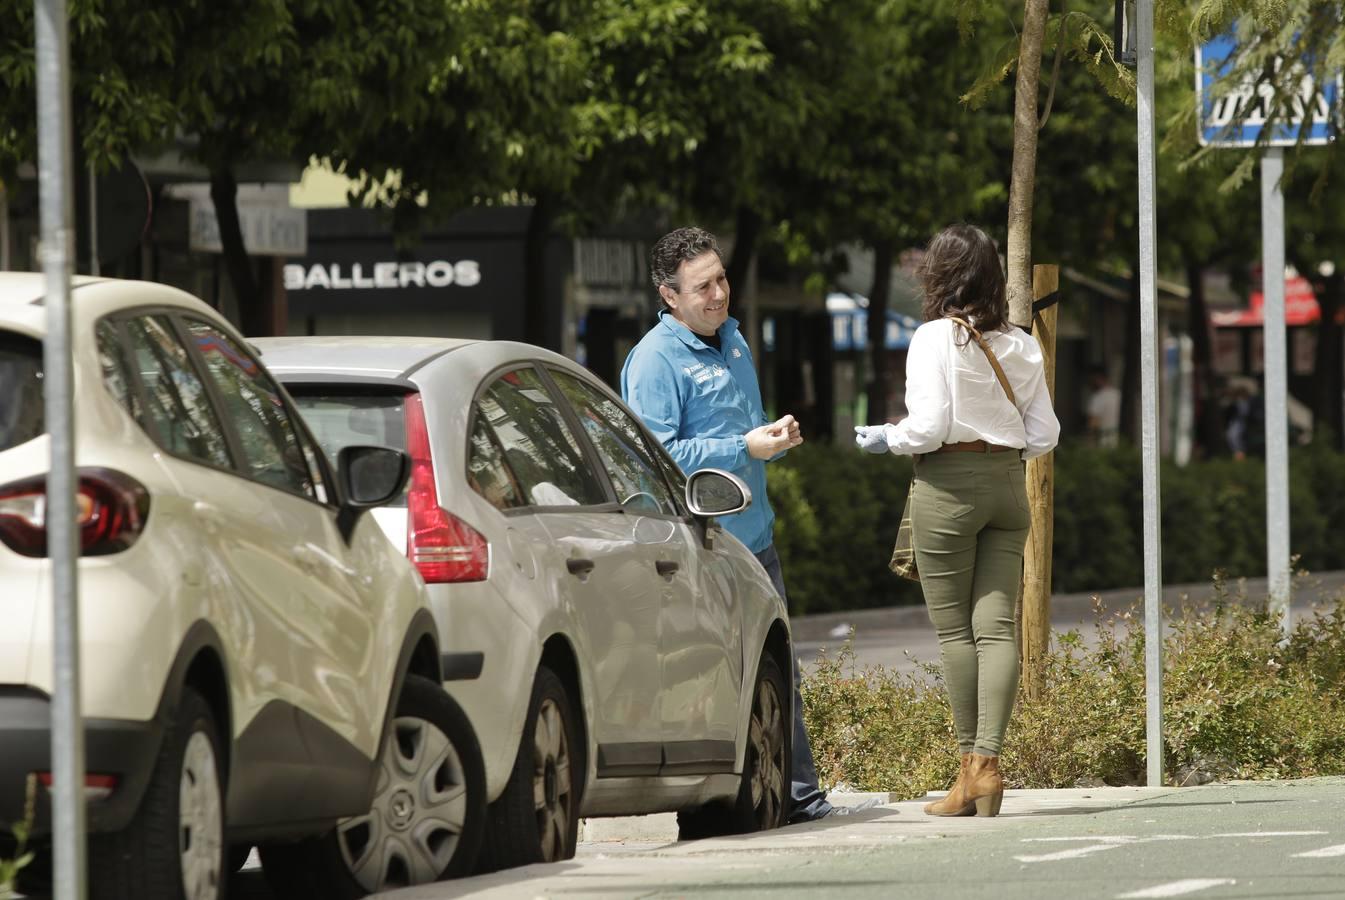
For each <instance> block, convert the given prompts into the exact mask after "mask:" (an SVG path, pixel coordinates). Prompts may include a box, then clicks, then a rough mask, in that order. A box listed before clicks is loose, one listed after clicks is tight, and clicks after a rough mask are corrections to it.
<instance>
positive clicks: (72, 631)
mask: <svg viewBox="0 0 1345 900" xmlns="http://www.w3.org/2000/svg"><path fill="white" fill-rule="evenodd" d="M34 2H35V10H34V11H35V13H36V17H35V18H36V32H37V42H36V52H37V162H38V192H39V197H40V204H41V217H42V244H41V249H40V250H39V254H38V255H39V256H40V257H41V260H42V271H43V272H45V273H46V276H47V289H46V308H47V336H46V341H45V344H44V353H43V355H44V361H43V367H44V376H43V377H44V381H45V385H46V388H45V393H46V400H45V406H46V410H45V411H46V416H47V431H48V433H49V434H50V436H51V472H50V474H49V475H48V476H47V509H46V525H47V554H48V556H49V557H50V559H51V583H52V601H53V610H52V656H53V683H52V696H51V773H52V794H53V797H52V832H53V837H54V842H55V857H54V859H55V865H54V869H55V871H54V875H55V880H56V897H57V900H84V895H85V894H84V729H83V723H82V721H81V717H80V696H79V619H78V593H77V589H78V585H77V583H76V569H75V562H76V559H77V558H78V556H79V530H78V527H77V523H76V520H75V490H76V483H75V433H74V408H73V381H74V377H73V376H74V369H73V365H72V363H71V359H70V264H71V245H72V244H73V234H72V232H71V224H70V223H71V222H72V221H73V218H74V217H73V215H72V210H73V206H74V204H73V202H72V198H71V190H70V188H71V164H70V74H69V73H70V67H69V34H68V27H67V26H68V20H67V18H66V5H65V0H34Z"/></svg>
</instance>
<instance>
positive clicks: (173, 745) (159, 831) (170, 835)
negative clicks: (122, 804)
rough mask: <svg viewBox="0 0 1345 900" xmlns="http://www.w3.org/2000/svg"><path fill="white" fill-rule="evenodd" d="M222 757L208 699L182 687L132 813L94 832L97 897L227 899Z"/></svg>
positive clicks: (92, 880) (93, 889) (92, 869)
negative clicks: (114, 826)
mask: <svg viewBox="0 0 1345 900" xmlns="http://www.w3.org/2000/svg"><path fill="white" fill-rule="evenodd" d="M222 758H223V755H222V754H221V753H220V740H219V730H218V727H217V725H216V724H215V716H214V714H213V713H212V712H211V710H210V705H209V704H208V703H206V701H205V698H204V697H202V696H201V695H200V694H199V693H198V692H197V691H196V690H194V689H193V688H190V687H185V688H183V689H182V696H181V698H180V700H179V702H178V706H177V710H176V711H175V712H174V714H173V717H172V720H171V721H170V722H169V725H168V728H167V730H166V732H165V734H164V739H163V743H162V745H161V746H160V748H159V756H158V759H157V760H156V761H155V763H154V770H153V772H152V773H151V774H150V779H149V784H148V785H147V786H146V788H145V795H144V796H143V797H142V798H141V800H140V808H139V809H137V810H136V813H135V816H134V817H133V818H132V819H131V822H130V823H129V824H128V825H127V826H126V827H125V828H124V829H122V830H121V831H118V832H115V833H112V834H98V835H92V836H90V838H89V843H88V854H89V874H90V877H89V896H90V897H91V898H93V900H103V898H125V897H135V898H137V900H223V898H224V895H225V883H226V881H227V878H228V869H227V867H226V865H225V843H224V834H225V824H224V780H225V778H224V772H223V770H222V768H221V766H220V760H221V759H222ZM184 801H186V802H185V803H184Z"/></svg>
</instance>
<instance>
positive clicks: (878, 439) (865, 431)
mask: <svg viewBox="0 0 1345 900" xmlns="http://www.w3.org/2000/svg"><path fill="white" fill-rule="evenodd" d="M855 446H856V447H858V448H859V449H861V450H863V451H865V452H866V453H887V452H888V451H889V450H890V449H891V448H890V447H888V445H887V426H886V425H856V426H855Z"/></svg>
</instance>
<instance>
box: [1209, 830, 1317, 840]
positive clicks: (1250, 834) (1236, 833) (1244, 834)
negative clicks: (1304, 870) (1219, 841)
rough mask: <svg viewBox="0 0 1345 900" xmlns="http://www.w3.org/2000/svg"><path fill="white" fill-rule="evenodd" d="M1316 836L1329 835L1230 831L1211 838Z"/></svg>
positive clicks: (1309, 832)
mask: <svg viewBox="0 0 1345 900" xmlns="http://www.w3.org/2000/svg"><path fill="white" fill-rule="evenodd" d="M1316 834H1329V832H1326V831H1230V832H1227V833H1226V834H1212V835H1210V837H1217V838H1225V837H1311V836H1313V835H1316Z"/></svg>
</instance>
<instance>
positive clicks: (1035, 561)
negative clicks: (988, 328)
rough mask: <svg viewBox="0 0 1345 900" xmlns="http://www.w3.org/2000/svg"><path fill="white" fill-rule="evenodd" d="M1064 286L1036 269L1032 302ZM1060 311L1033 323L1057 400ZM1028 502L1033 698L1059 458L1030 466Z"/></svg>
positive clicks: (1025, 648) (1028, 644)
mask: <svg viewBox="0 0 1345 900" xmlns="http://www.w3.org/2000/svg"><path fill="white" fill-rule="evenodd" d="M1059 287H1060V267H1059V266H1033V267H1032V296H1033V299H1034V300H1040V299H1042V298H1043V297H1046V296H1049V295H1051V294H1053V293H1055V292H1056V291H1057V290H1058V289H1059ZM1058 313H1059V307H1058V306H1051V307H1048V308H1046V309H1044V310H1042V311H1041V312H1040V313H1038V314H1037V315H1036V316H1035V317H1034V318H1033V328H1032V333H1033V335H1034V336H1035V337H1036V338H1037V343H1038V344H1040V345H1041V351H1042V355H1043V357H1044V358H1045V364H1046V387H1047V389H1048V390H1049V391H1050V392H1051V400H1052V402H1054V401H1055V331H1056V320H1057V318H1058ZM1027 502H1028V510H1029V511H1030V514H1031V517H1032V524H1031V527H1030V528H1029V530H1028V533H1027V547H1026V549H1025V551H1024V553H1023V621H1022V638H1023V645H1022V659H1023V688H1024V690H1025V691H1026V692H1027V695H1028V696H1029V697H1031V698H1033V699H1036V698H1038V697H1040V696H1041V693H1042V689H1043V687H1044V683H1045V671H1044V669H1043V665H1042V661H1043V658H1044V656H1045V653H1046V650H1047V649H1048V648H1049V647H1050V645H1051V541H1052V539H1053V537H1054V534H1055V527H1054V526H1055V454H1054V453H1047V454H1046V455H1045V456H1039V457H1037V458H1036V459H1034V460H1031V461H1029V462H1028V464H1027Z"/></svg>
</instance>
